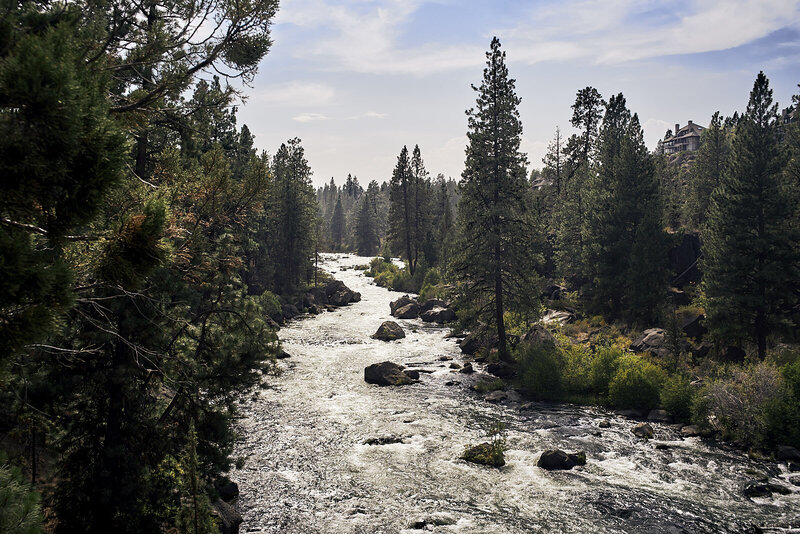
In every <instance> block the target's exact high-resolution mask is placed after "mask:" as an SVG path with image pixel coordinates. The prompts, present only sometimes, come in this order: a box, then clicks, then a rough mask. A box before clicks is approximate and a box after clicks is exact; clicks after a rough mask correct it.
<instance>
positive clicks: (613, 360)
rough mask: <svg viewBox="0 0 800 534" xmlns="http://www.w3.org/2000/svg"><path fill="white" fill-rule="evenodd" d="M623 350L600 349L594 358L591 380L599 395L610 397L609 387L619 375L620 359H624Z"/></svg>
mask: <svg viewBox="0 0 800 534" xmlns="http://www.w3.org/2000/svg"><path fill="white" fill-rule="evenodd" d="M622 355H623V352H622V350H621V349H619V348H617V347H612V346H604V347H600V348H599V349H598V350H597V352H595V354H594V358H592V363H591V369H590V378H591V382H592V389H594V392H595V393H596V394H598V395H601V396H605V395H608V385H609V383H611V379H612V378H614V375H615V374H616V373H617V367H618V362H619V359H620V358H621V357H622Z"/></svg>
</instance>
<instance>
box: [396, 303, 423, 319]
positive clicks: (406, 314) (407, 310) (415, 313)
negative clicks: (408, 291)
mask: <svg viewBox="0 0 800 534" xmlns="http://www.w3.org/2000/svg"><path fill="white" fill-rule="evenodd" d="M392 315H394V316H395V317H397V318H398V319H416V318H417V317H419V304H417V303H416V302H410V303H409V304H406V305H405V306H403V307H401V308H397V309H396V310H395V311H394V313H393V314H392Z"/></svg>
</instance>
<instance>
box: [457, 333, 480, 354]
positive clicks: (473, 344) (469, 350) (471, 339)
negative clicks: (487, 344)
mask: <svg viewBox="0 0 800 534" xmlns="http://www.w3.org/2000/svg"><path fill="white" fill-rule="evenodd" d="M458 346H459V348H460V349H461V352H463V353H464V354H475V353H476V352H477V351H478V349H479V348H481V340H480V339H478V336H476V335H475V334H470V335H468V336H467V337H465V338H464V339H462V340H461V342H460V343H459V344H458Z"/></svg>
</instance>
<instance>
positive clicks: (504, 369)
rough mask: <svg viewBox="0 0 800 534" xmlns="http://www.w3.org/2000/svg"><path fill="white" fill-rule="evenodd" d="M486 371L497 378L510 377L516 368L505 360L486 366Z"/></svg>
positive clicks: (514, 373) (515, 371) (515, 372)
mask: <svg viewBox="0 0 800 534" xmlns="http://www.w3.org/2000/svg"><path fill="white" fill-rule="evenodd" d="M486 372H487V373H489V374H492V375H494V376H496V377H498V378H511V377H512V376H514V375H516V374H517V369H516V368H515V367H514V366H513V365H511V364H510V363H507V362H493V363H490V364H489V365H487V366H486Z"/></svg>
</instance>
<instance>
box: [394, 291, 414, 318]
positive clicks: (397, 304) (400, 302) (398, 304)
mask: <svg viewBox="0 0 800 534" xmlns="http://www.w3.org/2000/svg"><path fill="white" fill-rule="evenodd" d="M412 302H417V301H416V299H412V298H411V297H409V296H408V295H403V296H402V297H400V298H399V299H397V300H395V301H392V302H390V303H389V309H390V310H391V315H392V316H394V313H395V311H397V310H398V309H400V308H402V307H403V306H407V305H409V304H411V303H412Z"/></svg>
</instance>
